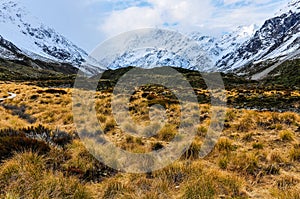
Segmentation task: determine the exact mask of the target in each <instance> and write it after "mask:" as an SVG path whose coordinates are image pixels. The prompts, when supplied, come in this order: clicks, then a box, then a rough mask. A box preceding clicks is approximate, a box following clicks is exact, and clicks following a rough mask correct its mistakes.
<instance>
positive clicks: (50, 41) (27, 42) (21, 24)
mask: <svg viewBox="0 0 300 199" xmlns="http://www.w3.org/2000/svg"><path fill="white" fill-rule="evenodd" d="M0 36H1V37H0V38H1V39H2V40H3V39H5V40H7V41H9V42H10V44H9V46H11V44H13V45H14V46H16V47H17V48H18V49H19V50H18V54H23V55H26V56H27V57H30V58H32V59H38V60H41V61H46V62H59V63H68V64H72V65H73V66H75V67H78V68H79V67H80V69H81V70H83V71H84V72H86V73H88V74H93V73H96V72H99V71H101V70H100V69H99V68H97V67H96V66H93V65H85V66H83V64H84V63H85V61H86V59H87V57H88V54H87V53H86V52H85V51H84V50H82V49H81V48H79V47H77V46H76V45H75V44H73V43H72V42H70V41H69V40H68V39H67V38H65V37H64V36H62V35H61V34H59V33H58V32H56V31H55V30H54V29H53V28H50V27H48V26H46V25H44V24H43V23H41V22H40V21H39V20H38V19H37V18H35V17H33V16H31V14H30V13H29V12H27V11H26V8H24V7H22V2H21V1H15V0H14V1H9V0H1V2H0ZM2 44H3V43H2ZM7 44H8V43H7ZM8 48H9V47H5V45H4V44H3V45H2V48H1V49H0V52H1V53H0V54H1V57H2V58H8V59H13V58H16V57H18V58H19V55H14V53H15V52H16V51H15V52H12V51H10V52H9V50H7V49H8ZM5 49H6V50H5Z"/></svg>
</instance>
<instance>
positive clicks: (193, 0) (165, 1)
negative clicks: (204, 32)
mask: <svg viewBox="0 0 300 199" xmlns="http://www.w3.org/2000/svg"><path fill="white" fill-rule="evenodd" d="M147 2H148V3H149V4H150V5H151V6H148V7H130V8H126V9H124V10H118V11H113V12H112V13H111V14H110V15H109V16H108V18H107V19H106V20H105V22H104V24H102V25H101V26H100V30H102V31H103V32H104V33H105V34H106V35H107V36H112V35H116V34H118V33H121V32H125V31H130V30H133V29H138V28H145V27H163V26H164V25H166V24H169V25H170V26H172V25H174V26H176V28H178V29H181V30H182V29H186V28H187V27H192V26H194V27H195V26H201V25H203V24H204V23H205V22H206V21H207V20H208V19H209V18H210V15H211V14H212V13H213V9H214V7H213V6H212V5H211V4H210V0H202V1H199V0H148V1H147Z"/></svg>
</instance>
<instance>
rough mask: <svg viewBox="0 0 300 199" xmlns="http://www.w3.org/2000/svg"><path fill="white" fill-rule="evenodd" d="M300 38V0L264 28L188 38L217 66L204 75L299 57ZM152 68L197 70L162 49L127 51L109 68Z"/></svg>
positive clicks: (239, 28)
mask: <svg viewBox="0 0 300 199" xmlns="http://www.w3.org/2000/svg"><path fill="white" fill-rule="evenodd" d="M299 36H300V1H299V0H292V1H290V2H289V3H288V4H287V6H285V7H284V8H282V9H281V10H280V11H279V12H277V13H276V15H275V17H273V18H271V19H268V20H266V21H265V23H264V24H263V25H262V26H261V27H258V26H255V25H251V26H248V27H238V28H237V29H236V30H235V31H233V32H232V33H228V34H225V35H224V36H222V37H221V38H214V37H210V36H205V35H203V34H201V33H199V32H193V33H191V34H189V35H188V37H189V38H191V39H192V40H193V41H195V42H197V43H198V45H199V46H200V47H201V50H202V51H205V52H206V56H207V57H208V59H209V60H210V61H213V62H214V66H213V67H212V66H211V67H206V68H205V67H200V69H201V70H202V71H212V70H217V71H222V72H235V71H236V70H238V69H241V68H243V67H246V66H248V65H251V64H256V63H258V62H262V61H267V60H273V61H274V60H277V61H278V60H280V59H285V58H288V59H290V58H291V57H293V56H297V52H298V50H299V49H300V37H299ZM153 38H154V37H153ZM147 39H148V38H147ZM165 42H167V40H166V41H164V43H165ZM170 42H171V41H170ZM173 44H176V42H174V43H173ZM193 53H194V54H195V55H196V54H197V53H195V52H193ZM202 63H203V62H202ZM150 65H169V66H177V67H183V68H188V69H193V68H195V67H194V66H192V65H191V63H190V62H189V61H188V60H186V59H183V58H182V57H178V56H176V53H173V52H166V51H163V50H159V49H147V50H146V51H144V52H140V51H139V52H137V51H125V52H123V53H122V54H120V56H119V57H118V58H116V60H113V61H112V62H111V63H109V64H108V67H109V68H112V69H116V68H120V67H126V66H140V67H146V68H147V67H149V66H150ZM198 65H201V63H198ZM198 68H199V67H198Z"/></svg>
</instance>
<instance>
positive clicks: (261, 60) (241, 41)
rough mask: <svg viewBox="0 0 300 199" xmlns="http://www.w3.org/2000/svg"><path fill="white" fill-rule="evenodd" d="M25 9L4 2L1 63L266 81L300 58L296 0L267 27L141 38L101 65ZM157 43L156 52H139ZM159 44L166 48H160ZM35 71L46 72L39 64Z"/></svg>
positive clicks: (154, 34) (299, 9)
mask: <svg viewBox="0 0 300 199" xmlns="http://www.w3.org/2000/svg"><path fill="white" fill-rule="evenodd" d="M21 5H22V4H21V2H18V1H10V0H2V1H1V3H0V8H1V9H0V27H1V28H0V58H2V59H6V60H19V61H20V60H28V59H29V60H31V61H30V63H31V62H35V61H34V60H39V61H42V62H43V63H45V62H51V63H58V64H62V63H63V64H70V65H72V66H75V67H76V68H80V69H81V70H82V71H84V72H85V73H86V74H89V75H94V74H97V73H99V72H102V71H103V70H106V69H118V68H124V67H129V66H137V67H143V68H153V67H158V66H173V67H181V68H185V69H192V70H201V71H206V72H207V71H221V72H235V73H238V74H244V73H247V74H250V73H251V74H253V75H255V72H258V71H259V72H261V74H256V76H257V77H263V76H265V75H266V74H268V73H269V72H271V71H272V70H273V69H275V68H276V65H275V67H274V64H277V63H280V61H281V60H285V59H293V58H297V57H298V51H299V48H300V1H299V0H291V1H290V2H289V3H288V4H287V6H286V7H284V8H282V9H281V10H280V11H279V12H277V13H276V14H275V16H274V17H273V18H271V19H268V20H266V21H265V23H264V24H263V25H262V26H261V27H257V26H255V25H251V26H248V27H238V28H237V29H236V30H235V31H233V32H232V33H227V34H225V35H224V36H222V37H220V38H215V37H211V36H205V35H203V34H201V33H199V32H193V33H190V34H188V35H186V36H187V38H188V39H187V40H191V42H189V41H187V42H178V38H177V36H172V35H170V34H168V33H167V34H165V35H163V34H162V32H161V31H159V30H158V31H152V32H149V33H147V34H144V35H140V36H139V37H137V38H138V39H137V40H135V41H134V42H132V45H131V46H127V48H123V49H122V51H118V52H113V51H114V49H113V48H111V49H110V51H111V52H112V53H111V54H114V55H113V56H112V57H101V56H100V57H97V59H98V60H91V59H88V55H87V53H86V52H85V51H84V50H82V49H81V48H79V47H77V46H76V45H74V44H73V43H72V42H70V41H69V40H68V39H66V38H65V37H64V36H62V35H61V34H59V33H57V32H56V31H55V30H54V29H52V28H49V27H47V26H46V25H44V24H43V23H41V22H40V21H39V20H38V19H37V18H35V17H32V16H31V15H30V13H28V12H27V11H26V8H23V7H22V6H21ZM151 41H152V43H153V45H149V46H150V47H147V48H143V49H140V48H138V49H136V48H135V46H139V45H140V43H147V44H152V43H151ZM193 42H194V43H195V44H197V45H196V46H195V45H193V44H191V43H193ZM158 43H159V44H163V46H165V48H157V46H158V45H157V44H158ZM119 45H122V44H119ZM167 49H169V50H170V49H171V51H169V50H167ZM105 50H108V49H105ZM87 59H88V61H87ZM27 63H28V61H27ZM272 64H273V65H272ZM27 65H28V64H27ZM29 65H30V64H29ZM100 65H101V67H100ZM33 66H34V67H35V68H43V67H42V66H41V65H39V64H38V63H36V62H35V63H34V65H33ZM267 66H268V67H267ZM263 69H264V70H265V71H264V70H263Z"/></svg>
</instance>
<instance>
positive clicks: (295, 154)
mask: <svg viewBox="0 0 300 199" xmlns="http://www.w3.org/2000/svg"><path fill="white" fill-rule="evenodd" d="M289 157H290V159H291V160H292V161H299V162H300V147H298V146H296V147H295V146H294V148H293V149H291V150H290V152H289Z"/></svg>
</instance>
